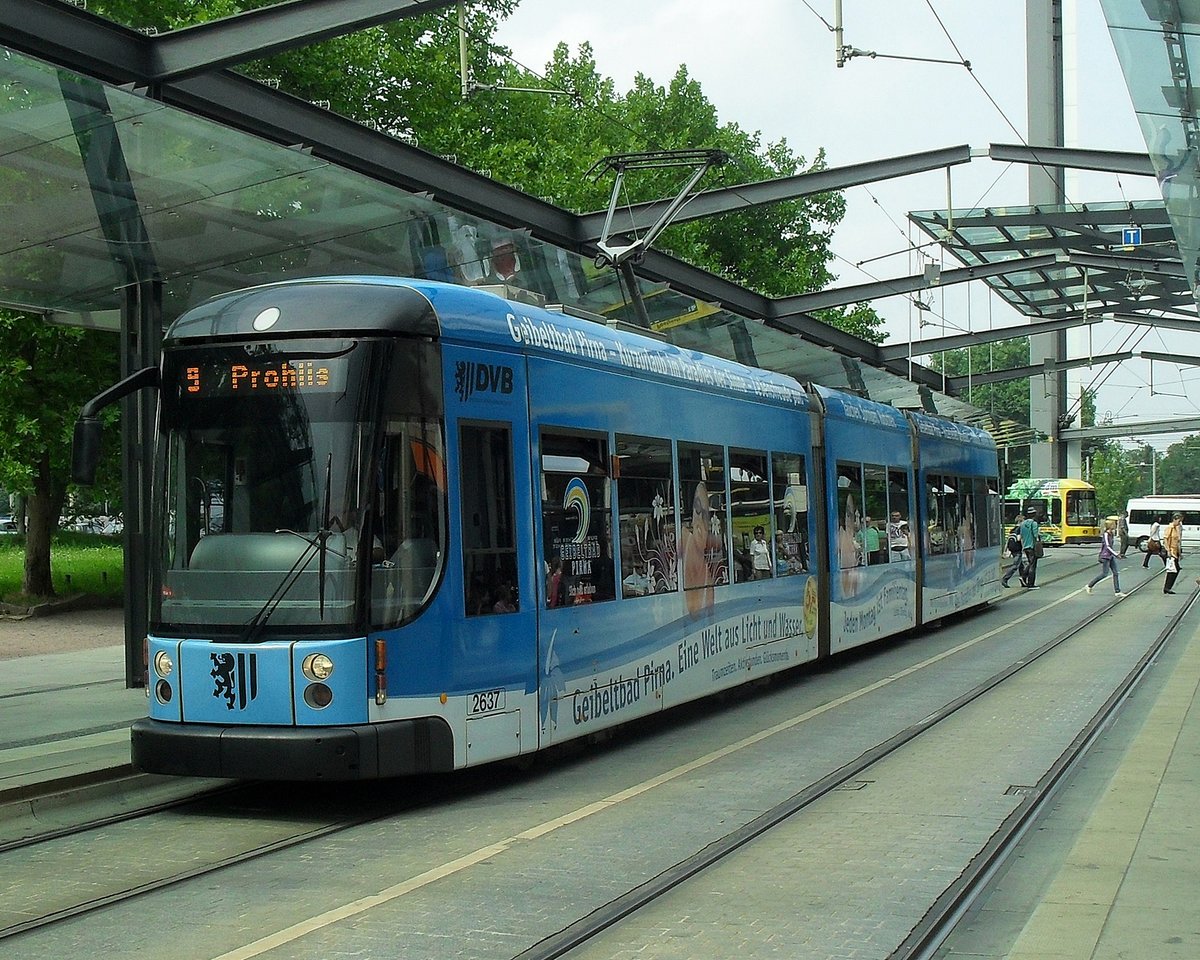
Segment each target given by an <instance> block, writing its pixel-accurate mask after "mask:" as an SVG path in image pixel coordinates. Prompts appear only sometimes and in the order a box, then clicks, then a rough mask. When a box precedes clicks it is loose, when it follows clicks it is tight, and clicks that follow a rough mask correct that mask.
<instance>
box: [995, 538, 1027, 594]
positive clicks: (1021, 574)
mask: <svg viewBox="0 0 1200 960" xmlns="http://www.w3.org/2000/svg"><path fill="white" fill-rule="evenodd" d="M1004 546H1005V549H1006V550H1007V551H1008V555H1009V556H1010V557H1012V558H1013V562H1012V566H1011V567H1009V568H1008V570H1006V571H1005V573H1004V576H1002V577H1001V578H1000V586H1002V587H1007V586H1008V581H1009V579H1010V578H1011V577H1012V575H1013V574H1014V573H1015V574H1016V575H1017V577H1018V578H1019V579H1020V581H1021V582H1022V583H1024V582H1025V571H1024V569H1023V568H1024V566H1025V551H1024V550H1022V549H1021V524H1019V523H1018V524H1016V525H1015V526H1014V527H1013V528H1012V531H1011V532H1010V533H1009V535H1008V542H1007V543H1006V544H1005V545H1004Z"/></svg>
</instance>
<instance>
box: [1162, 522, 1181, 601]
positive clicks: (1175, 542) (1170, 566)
mask: <svg viewBox="0 0 1200 960" xmlns="http://www.w3.org/2000/svg"><path fill="white" fill-rule="evenodd" d="M1162 543H1163V550H1164V551H1166V554H1167V559H1166V565H1167V579H1166V580H1165V581H1164V582H1163V593H1174V592H1175V591H1174V590H1172V589H1171V588H1172V587H1173V586H1175V579H1176V578H1177V577H1178V576H1179V571H1180V569H1181V568H1182V566H1183V564H1182V563H1181V562H1180V561H1181V560H1182V559H1183V514H1182V513H1177V514H1175V516H1174V517H1172V518H1171V523H1170V525H1169V526H1168V527H1167V529H1166V530H1165V531H1163V541H1162Z"/></svg>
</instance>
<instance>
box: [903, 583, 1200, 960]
mask: <svg viewBox="0 0 1200 960" xmlns="http://www.w3.org/2000/svg"><path fill="white" fill-rule="evenodd" d="M1151 583H1153V578H1151V579H1150V580H1147V581H1145V582H1143V583H1141V584H1139V585H1138V587H1137V588H1135V591H1131V592H1136V591H1137V590H1141V589H1144V588H1145V587H1147V586H1149V585H1150V584H1151ZM1198 596H1200V594H1198V593H1197V592H1195V591H1193V592H1192V593H1191V594H1189V595H1188V598H1187V601H1186V602H1185V603H1184V604H1183V606H1182V607H1180V608H1179V610H1177V611H1176V612H1175V614H1174V615H1173V616H1172V617H1171V619H1170V621H1169V622H1168V623H1167V625H1166V627H1164V628H1163V630H1161V631H1160V632H1159V634H1158V635H1157V636H1156V637H1155V639H1154V641H1153V642H1152V643H1151V644H1150V645H1149V647H1147V649H1146V651H1145V653H1143V654H1142V656H1141V657H1140V658H1139V660H1138V661H1137V663H1136V664H1135V665H1134V667H1133V669H1132V670H1130V671H1129V673H1128V674H1126V676H1125V678H1124V679H1123V680H1122V681H1121V683H1120V684H1119V685H1118V687H1117V688H1116V689H1115V690H1114V691H1113V693H1112V695H1111V696H1110V697H1109V698H1108V699H1107V700H1106V701H1105V702H1104V704H1103V705H1102V706H1101V708H1100V709H1099V710H1098V711H1097V712H1096V713H1095V715H1094V716H1093V717H1092V718H1091V720H1090V721H1089V722H1088V723H1087V725H1086V726H1085V727H1084V728H1083V729H1082V730H1081V731H1080V732H1079V734H1078V735H1077V736H1076V737H1075V738H1074V740H1072V741H1071V744H1070V745H1069V746H1068V747H1067V749H1066V750H1064V751H1063V753H1062V755H1061V756H1060V757H1059V758H1058V760H1057V761H1055V763H1054V765H1053V766H1052V767H1051V768H1050V770H1048V771H1047V772H1046V774H1045V776H1044V777H1042V779H1041V780H1040V781H1039V782H1038V783H1037V784H1036V785H1035V786H1034V788H1033V790H1031V791H1030V792H1029V793H1027V794H1026V796H1025V798H1024V799H1023V801H1022V803H1021V804H1020V805H1019V807H1018V808H1017V809H1016V810H1014V811H1013V813H1012V814H1010V815H1009V817H1008V818H1007V819H1006V820H1005V821H1004V823H1003V824H1002V825H1001V827H1000V830H998V831H997V833H996V835H995V836H994V837H993V838H992V841H991V842H990V843H989V844H988V846H987V847H986V848H985V849H984V850H983V851H981V852H980V854H979V855H978V856H977V857H976V858H975V860H974V861H973V862H972V863H971V865H970V866H969V868H968V869H967V871H966V872H964V874H963V875H962V877H961V878H960V880H959V881H958V882H956V883H955V884H953V885H952V886H951V887H950V888H949V889H948V890H947V891H946V892H945V894H944V895H943V897H942V898H941V899H939V901H938V902H937V903H935V904H934V905H933V907H932V908H931V910H930V911H929V913H928V914H926V916H925V918H924V919H923V920H922V922H921V924H920V925H918V927H917V928H916V929H914V930H913V932H912V934H911V935H910V936H909V938H908V939H907V940H905V942H904V943H902V944H901V945H900V946H899V947H898V948H897V950H896V951H895V952H894V953H893V954H891V956H890V957H889V960H930V958H932V957H933V956H934V955H935V954H936V952H937V950H938V948H939V947H940V946H941V945H942V943H944V942H945V940H946V938H947V937H948V936H949V934H950V933H951V932H952V931H953V929H954V927H955V925H956V924H957V923H958V922H959V920H961V919H962V917H963V916H964V915H965V914H966V913H967V911H968V910H969V909H970V908H971V906H972V905H973V904H974V903H975V902H976V901H977V900H978V899H979V897H980V896H981V895H983V894H984V893H985V891H986V890H987V889H988V888H989V885H990V884H991V882H992V880H993V879H994V878H995V877H996V875H997V874H998V873H999V871H1000V870H1001V869H1002V868H1003V867H1004V865H1005V864H1006V863H1007V861H1008V860H1009V858H1010V857H1011V856H1012V855H1013V853H1014V852H1015V851H1016V850H1017V848H1018V846H1019V844H1020V842H1021V841H1022V840H1023V839H1024V838H1025V836H1026V835H1027V834H1028V833H1029V831H1030V830H1031V829H1033V828H1034V827H1035V826H1036V825H1037V823H1038V822H1039V821H1040V820H1041V818H1042V817H1044V816H1045V814H1046V812H1047V809H1048V808H1049V806H1050V804H1051V803H1052V801H1053V800H1054V798H1055V797H1056V796H1057V794H1058V792H1059V791H1060V790H1061V789H1062V788H1063V787H1064V786H1065V785H1066V784H1067V783H1068V782H1069V780H1070V777H1071V775H1072V773H1073V771H1074V770H1075V769H1076V768H1077V767H1078V766H1079V765H1080V763H1082V762H1083V760H1084V759H1085V758H1086V757H1087V754H1088V752H1089V751H1090V750H1091V749H1092V747H1093V746H1094V745H1095V744H1096V742H1097V741H1098V740H1099V738H1100V737H1101V735H1102V734H1103V733H1104V731H1105V730H1106V729H1107V728H1108V727H1109V726H1110V725H1111V723H1112V722H1113V721H1114V719H1115V718H1116V716H1117V715H1118V714H1119V712H1120V710H1121V708H1122V707H1123V706H1124V705H1125V703H1126V702H1127V701H1128V699H1129V698H1130V696H1131V695H1132V694H1133V691H1134V690H1135V689H1136V688H1137V686H1138V685H1139V684H1141V683H1142V682H1143V681H1144V680H1145V678H1146V676H1147V674H1148V672H1149V671H1150V669H1151V667H1152V666H1153V664H1154V662H1155V660H1156V659H1157V658H1158V656H1159V655H1160V654H1161V652H1162V650H1163V648H1164V647H1165V646H1166V645H1167V644H1168V643H1169V642H1170V641H1171V639H1172V638H1174V637H1175V636H1176V634H1177V633H1178V631H1179V627H1180V624H1181V623H1182V621H1183V620H1184V618H1185V617H1186V616H1187V615H1188V614H1189V613H1190V612H1191V611H1192V608H1193V607H1194V606H1195V605H1196V602H1197V598H1198ZM1107 612H1108V608H1107V607H1106V608H1103V609H1101V610H1100V611H1098V612H1097V613H1095V614H1093V615H1092V617H1090V618H1089V620H1088V621H1087V622H1088V623H1090V622H1092V621H1094V620H1096V619H1098V618H1099V617H1101V616H1103V615H1104V614H1106V613H1107Z"/></svg>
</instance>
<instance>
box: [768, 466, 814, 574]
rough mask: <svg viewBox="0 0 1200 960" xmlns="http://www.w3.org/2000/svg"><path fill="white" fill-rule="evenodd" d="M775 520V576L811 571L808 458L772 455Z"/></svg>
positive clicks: (773, 512)
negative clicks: (809, 566) (809, 568)
mask: <svg viewBox="0 0 1200 960" xmlns="http://www.w3.org/2000/svg"><path fill="white" fill-rule="evenodd" d="M771 483H772V492H773V498H774V500H773V509H772V516H773V517H774V520H775V554H774V555H775V573H776V575H777V576H780V577H789V576H791V575H792V574H796V573H803V572H804V571H806V570H807V569H808V479H807V474H805V472H804V457H802V456H800V455H799V454H797V453H773V454H771Z"/></svg>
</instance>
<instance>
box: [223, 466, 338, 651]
mask: <svg viewBox="0 0 1200 960" xmlns="http://www.w3.org/2000/svg"><path fill="white" fill-rule="evenodd" d="M332 475H333V454H332V453H331V454H329V455H328V457H327V458H326V460H325V505H324V514H323V516H322V517H321V529H320V530H318V531H317V535H316V537H315V538H313V539H311V540H310V539H309V538H308V537H307V536H305V535H304V534H303V533H299V532H298V531H296V530H289V529H287V528H281V529H278V530H276V531H275V532H276V533H290V534H292V535H293V536H296V537H299V538H300V539H301V540H303V541H304V542H305V543H307V544H308V546H307V547H305V548H304V550H303V551H302V552H301V554H300V556H299V557H298V558H297V559H296V562H295V563H293V564H292V566H291V569H290V570H288V572H287V573H285V574H284V575H283V579H281V580H280V581H279V586H277V587H276V588H275V590H274V592H273V593H272V594H271V595H270V596H269V597H267V599H266V602H265V603H264V604H263V605H262V606H261V607H260V608H259V610H258V612H257V613H256V614H254V616H253V617H251V618H250V620H249V621H248V622H247V624H246V632H245V633H244V634H243V635H242V637H241V642H242V643H252V642H253V641H254V638H255V637H256V636H258V634H259V633H261V632H262V630H263V628H264V627H265V626H266V625H267V621H268V620H270V619H271V614H273V613H274V612H275V611H276V610H277V609H278V607H279V604H280V603H282V602H283V598H284V597H285V596H286V595H287V592H288V591H289V590H291V589H292V587H293V586H295V584H296V581H297V580H299V579H300V574H301V573H303V572H304V568H305V566H307V565H308V561H309V560H310V559H311V558H312V555H313V553H317V552H319V558H320V559H319V560H318V562H317V569H318V584H317V598H318V610H319V614H320V617H321V619H322V620H324V619H325V569H326V557H327V556H328V552H329V545H328V541H329V538H330V536H331V535H332V534H333V531H332V530H331V529H330V528H329V525H330V523H331V520H330V518H329V496H330V494H329V487H330V481H331V479H332Z"/></svg>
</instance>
